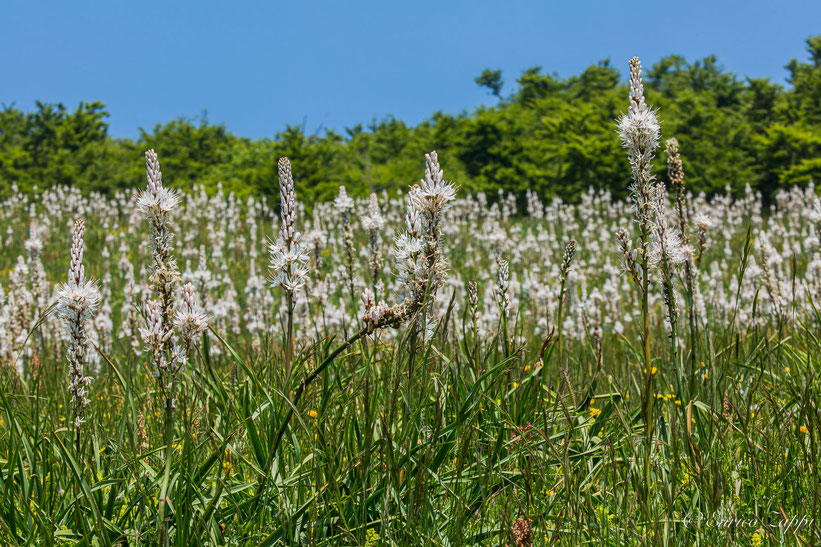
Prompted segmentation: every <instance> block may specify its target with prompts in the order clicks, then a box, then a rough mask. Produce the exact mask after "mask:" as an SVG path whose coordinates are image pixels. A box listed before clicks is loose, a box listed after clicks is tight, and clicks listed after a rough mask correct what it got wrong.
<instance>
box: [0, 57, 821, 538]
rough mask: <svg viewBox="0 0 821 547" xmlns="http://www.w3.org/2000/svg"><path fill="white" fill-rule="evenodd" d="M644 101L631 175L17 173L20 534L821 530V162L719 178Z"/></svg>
mask: <svg viewBox="0 0 821 547" xmlns="http://www.w3.org/2000/svg"><path fill="white" fill-rule="evenodd" d="M624 106H625V111H626V112H625V114H624V115H623V116H622V117H621V118H620V119H619V120H618V121H617V123H618V127H617V129H618V136H616V135H614V136H613V138H614V139H616V138H620V139H621V142H622V145H623V146H624V149H625V159H626V161H625V164H624V168H625V172H628V171H629V172H631V173H632V177H633V184H632V186H631V199H630V200H629V201H618V200H614V199H613V197H612V196H611V195H610V194H608V193H607V192H595V191H592V190H591V191H588V192H587V193H585V194H583V195H582V197H581V200H580V201H579V202H578V203H575V204H569V203H565V202H563V201H562V200H561V199H558V198H556V199H552V200H550V201H543V200H541V199H540V198H539V196H537V195H536V194H535V193H533V192H528V193H527V195H526V199H520V200H517V199H516V197H515V196H514V195H511V194H506V193H504V192H500V193H499V195H496V196H486V195H484V194H476V195H469V194H466V193H464V192H462V191H461V190H460V189H459V188H458V181H455V182H454V183H451V182H448V180H447V165H440V164H439V161H438V157H437V155H436V153H435V152H431V153H430V154H428V155H427V156H426V157H425V158H418V161H419V177H420V181H419V182H418V183H416V184H411V185H409V187H408V189H407V191H406V192H404V193H400V194H392V195H388V194H386V193H379V194H377V193H374V194H372V195H371V196H370V197H367V198H354V197H351V196H349V195H348V194H347V193H346V191H345V189H344V187H343V188H340V189H339V193H338V196H337V197H336V199H335V200H334V201H332V202H325V203H315V204H311V205H310V206H308V205H305V204H303V203H301V202H300V201H299V195H300V178H299V177H300V174H299V172H293V173H292V172H291V166H290V163H289V162H288V160H287V159H285V158H283V159H282V160H280V162H279V164H278V172H279V181H278V183H279V187H280V192H281V200H280V201H279V202H276V203H273V202H269V201H267V200H266V199H264V198H261V197H254V196H252V197H248V198H244V199H239V198H237V197H236V196H235V195H234V194H233V193H227V192H223V191H222V190H221V189H218V190H217V191H216V192H214V193H210V194H209V193H206V192H205V190H204V189H203V188H198V189H196V190H194V191H193V192H188V193H184V194H181V193H177V192H175V191H174V180H173V174H171V173H168V174H167V175H166V179H165V180H163V177H162V171H161V167H160V162H161V161H162V158H161V157H160V158H158V157H157V155H156V154H155V153H154V151H153V150H149V151H148V152H146V178H147V180H146V182H147V184H145V183H144V182H142V181H139V180H135V181H134V189H133V190H131V191H121V192H118V193H115V194H112V195H103V194H86V195H84V194H82V193H80V191H79V190H77V189H76V188H72V187H68V186H57V187H54V188H50V189H48V190H45V191H42V192H40V193H39V194H37V195H36V196H33V195H30V194H28V193H21V192H17V191H16V190H15V191H14V192H12V196H11V197H10V198H8V199H7V200H5V201H4V202H3V203H2V207H0V228H1V229H0V243H1V245H0V259H1V260H0V265H1V267H2V270H1V271H0V283H2V295H3V297H2V300H0V303H2V307H1V308H0V381H2V391H1V392H0V539H2V542H3V543H4V544H9V545H16V544H37V545H142V544H146V545H152V544H159V545H191V544H194V545H257V544H261V545H449V546H451V545H452V546H457V545H459V546H461V545H517V546H525V545H548V544H559V545H578V544H589V545H645V544H647V545H655V544H658V545H729V544H738V545H814V544H818V543H819V542H820V541H821V528H819V525H818V522H817V521H818V520H819V519H821V487H819V479H818V465H817V464H818V460H819V453H820V451H819V446H818V443H819V434H821V410H820V409H819V401H820V400H821V398H819V389H820V388H821V383H819V378H818V372H819V371H821V341H819V338H818V334H819V326H821V315H819V312H818V307H817V306H818V301H819V297H821V202H819V198H818V194H817V191H816V189H815V187H814V186H813V185H812V182H811V181H808V184H807V185H805V186H799V185H794V186H792V187H790V188H789V189H788V190H782V191H780V192H779V193H778V194H777V195H776V196H775V197H774V199H773V201H772V203H767V204H766V206H765V204H764V203H763V200H762V197H761V196H760V195H757V194H756V193H755V192H753V191H752V190H750V189H749V188H748V190H747V191H746V192H745V193H743V194H741V195H732V193H731V192H730V191H729V188H728V190H727V192H726V193H719V194H717V195H713V196H709V197H708V196H705V195H704V194H694V193H692V192H689V191H688V190H687V186H686V165H687V163H686V162H687V159H686V157H685V158H681V157H680V155H679V152H678V143H677V141H675V139H671V137H674V136H673V135H669V136H668V135H665V139H663V140H662V138H661V129H660V127H659V125H658V120H657V114H656V112H655V111H654V110H653V109H652V108H651V107H649V106H648V105H647V104H645V100H644V93H643V88H642V83H641V69H640V66H639V64H638V60H637V59H635V60H632V61H631V87H630V95H629V98H628V97H625V104H624ZM653 162H656V163H657V164H658V163H664V162H666V165H667V171H666V173H665V176H663V177H658V178H656V177H654V176H653V174H652V173H653V172H652V171H651V166H652V164H653ZM410 182H412V181H410ZM271 184H272V185H275V184H277V181H273V180H272V181H271Z"/></svg>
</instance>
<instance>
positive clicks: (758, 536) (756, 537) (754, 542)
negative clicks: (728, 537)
mask: <svg viewBox="0 0 821 547" xmlns="http://www.w3.org/2000/svg"><path fill="white" fill-rule="evenodd" d="M762 543H763V542H762V541H761V534H759V533H758V532H756V533H754V534H753V537H751V538H750V544H751V545H754V546H755V547H758V546H759V545H762Z"/></svg>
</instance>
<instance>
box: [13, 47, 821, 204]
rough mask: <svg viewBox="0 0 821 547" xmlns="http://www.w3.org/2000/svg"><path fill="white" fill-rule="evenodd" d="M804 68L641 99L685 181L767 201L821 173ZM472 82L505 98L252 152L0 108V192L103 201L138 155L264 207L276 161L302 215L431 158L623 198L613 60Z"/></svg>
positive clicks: (816, 55)
mask: <svg viewBox="0 0 821 547" xmlns="http://www.w3.org/2000/svg"><path fill="white" fill-rule="evenodd" d="M807 44H808V48H807V49H808V51H809V53H810V59H809V62H804V61H799V60H795V59H793V60H792V61H790V62H789V63H788V64H787V69H788V71H789V74H790V76H789V83H790V87H789V88H784V87H782V86H780V85H778V84H775V83H772V82H770V81H768V80H766V79H746V80H745V79H740V78H739V77H737V76H736V75H734V74H731V73H728V72H725V71H724V70H723V69H722V68H721V67H720V66H718V65H717V63H716V58H715V57H714V56H711V57H707V58H705V59H702V60H699V61H696V62H693V63H690V62H687V61H686V60H685V59H683V58H681V57H679V56H670V57H666V58H664V59H662V60H661V61H660V62H659V63H657V64H656V65H654V66H653V67H652V68H651V69H650V70H648V71H647V74H646V77H647V78H646V79H647V89H648V101H649V102H650V104H653V105H655V106H657V107H659V108H660V109H661V111H662V112H663V115H662V121H663V125H664V134H665V135H666V136H676V137H678V139H679V141H680V143H681V152H682V155H683V157H684V158H685V161H686V162H687V172H688V185H689V187H690V188H691V189H692V190H694V191H696V192H698V191H705V192H707V193H715V192H717V191H719V190H723V188H724V187H725V186H726V185H729V186H730V187H731V188H732V189H733V190H734V191H735V192H740V191H742V190H743V188H744V186H745V185H746V184H747V183H749V184H751V185H752V187H753V188H754V189H756V190H759V191H760V192H761V193H762V195H763V196H764V199H765V200H766V201H769V199H770V198H771V197H772V196H773V195H774V193H775V192H776V191H777V190H778V189H781V188H785V187H787V186H790V185H792V184H796V183H798V184H806V183H807V181H808V180H809V179H810V178H814V179H816V180H817V179H818V178H819V176H821V36H816V37H814V38H811V39H809V40H808V41H807ZM476 82H477V83H478V84H479V85H482V86H485V87H487V88H488V89H489V91H490V93H492V94H493V95H494V96H496V97H498V98H499V103H498V105H496V106H491V107H482V108H479V109H477V110H476V111H474V112H472V113H462V114H459V115H450V114H445V113H441V112H437V113H435V114H434V115H433V116H431V118H430V119H429V120H427V121H425V122H424V123H421V124H420V125H418V126H416V127H409V126H408V125H406V124H405V123H403V122H402V121H400V120H397V119H394V118H393V117H388V118H385V119H382V120H375V121H373V122H372V123H371V124H369V125H367V126H363V125H357V126H355V127H352V128H348V129H347V130H346V134H345V135H342V134H339V133H337V132H334V131H330V130H329V131H326V132H324V133H323V134H321V135H308V134H306V133H305V130H304V128H303V127H299V126H297V127H287V128H286V129H285V130H283V131H281V132H279V133H277V135H276V137H275V138H274V139H259V140H252V139H248V138H243V137H239V136H236V135H233V134H231V133H230V132H229V131H228V130H227V128H226V127H224V126H219V125H218V126H214V125H210V124H209V123H208V122H207V120H205V119H201V120H186V119H182V118H181V119H177V120H174V121H172V122H170V123H167V124H157V125H156V126H155V127H153V128H152V129H150V130H142V131H141V134H140V137H139V138H138V139H136V141H134V140H130V139H115V138H112V137H110V136H109V135H108V133H107V124H106V121H105V120H106V118H107V116H108V114H107V112H106V110H105V106H104V105H103V104H101V103H99V102H91V103H83V104H80V105H79V106H78V107H77V109H76V110H74V111H73V112H71V111H70V110H68V109H67V108H66V107H65V106H63V105H62V104H57V105H54V104H43V103H37V108H36V110H35V111H34V112H29V113H26V112H23V111H21V110H19V109H16V108H14V107H13V106H7V107H6V108H5V109H4V110H2V111H0V192H5V194H6V195H8V192H9V188H10V184H11V183H17V185H18V187H19V188H20V189H21V190H23V191H25V192H30V191H31V190H32V189H33V188H34V187H38V188H39V189H41V190H42V189H44V188H46V187H48V186H51V185H55V184H72V185H75V186H77V187H79V188H80V189H81V190H83V191H84V192H88V191H94V190H96V191H102V192H106V193H108V194H112V193H113V192H114V191H115V190H117V189H123V188H132V187H133V184H134V181H136V180H139V178H140V167H139V164H140V161H139V158H140V157H141V156H142V153H143V151H144V150H145V149H146V148H149V147H153V148H155V149H156V150H157V152H158V154H159V155H160V156H161V157H162V158H164V168H165V170H166V173H167V174H168V175H169V176H170V177H172V178H173V180H174V183H175V185H176V186H177V187H179V188H182V189H190V188H191V186H192V185H193V184H194V183H195V181H196V182H200V183H204V184H205V185H206V187H207V188H208V189H209V191H211V192H213V191H214V189H215V188H216V184H217V182H222V183H223V185H224V187H225V188H226V189H228V190H230V191H234V192H236V193H237V194H238V195H240V196H244V195H248V194H252V193H255V194H268V195H274V194H275V193H276V192H277V190H276V185H275V182H274V181H275V180H276V169H277V167H276V164H277V159H278V158H279V157H281V156H288V157H289V158H291V161H292V163H293V165H294V170H295V171H296V172H298V173H300V179H301V181H302V182H303V188H304V190H303V191H302V195H303V197H304V198H305V200H306V201H307V202H309V203H312V202H315V201H318V200H326V199H329V198H331V197H332V196H333V195H334V194H335V192H336V188H337V187H338V186H339V185H340V184H344V185H346V186H347V187H348V189H349V191H350V192H351V194H353V195H356V196H365V195H367V194H368V193H369V191H370V190H376V191H381V190H388V191H389V192H393V191H395V190H397V189H400V188H404V187H406V186H407V184H408V183H409V182H411V181H413V180H414V179H415V178H416V176H417V175H416V165H415V162H416V158H419V157H421V155H422V154H423V153H424V152H426V151H429V150H431V149H437V150H441V151H443V153H442V158H441V159H442V161H443V163H445V164H447V165H448V166H449V172H450V173H451V175H452V177H453V179H454V180H455V181H457V182H458V183H459V184H460V186H461V187H462V188H464V189H465V190H467V191H470V192H479V191H483V192H489V193H491V194H495V192H496V190H497V189H504V190H505V192H513V193H514V194H515V195H516V197H517V198H518V199H519V200H520V203H524V197H525V190H526V189H527V188H530V189H532V190H533V191H535V192H536V193H537V194H538V195H539V196H541V197H542V198H548V197H551V196H556V195H559V196H561V197H562V198H563V199H565V200H569V201H575V200H576V199H577V198H578V197H579V196H580V194H581V192H583V191H584V190H586V189H587V188H588V187H593V188H595V189H606V190H610V191H611V192H612V193H613V194H614V195H616V196H619V197H623V196H624V195H625V188H626V187H627V182H628V180H629V173H626V172H625V170H624V156H623V154H622V152H621V151H620V150H619V144H618V141H617V140H616V139H614V138H613V132H612V130H613V129H614V126H613V120H614V119H615V118H616V117H617V116H618V114H619V113H620V112H621V110H623V97H624V96H625V93H626V91H625V85H624V84H623V82H622V78H621V77H620V74H619V72H618V71H617V70H616V69H615V68H614V67H613V66H611V64H610V62H609V61H603V62H600V63H598V64H596V65H593V66H590V67H589V68H587V69H586V70H585V71H584V72H583V73H582V74H580V75H578V76H572V77H569V78H559V77H557V76H555V75H549V74H545V73H543V72H542V70H541V68H540V67H533V68H531V69H528V70H526V71H525V72H524V73H523V74H522V75H521V76H520V77H519V78H518V79H517V84H518V85H517V86H516V89H515V90H514V91H513V92H511V93H510V94H509V95H507V96H504V95H503V94H502V91H503V89H504V87H503V85H504V82H503V80H502V73H501V72H500V71H497V70H485V71H484V72H483V73H482V74H481V75H480V76H479V77H477V78H476Z"/></svg>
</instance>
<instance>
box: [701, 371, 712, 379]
mask: <svg viewBox="0 0 821 547" xmlns="http://www.w3.org/2000/svg"><path fill="white" fill-rule="evenodd" d="M701 377H702V378H704V379H705V380H706V379H707V378H709V377H710V373H709V372H705V373H704V374H703V375H702V376H701Z"/></svg>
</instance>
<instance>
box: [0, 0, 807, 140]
mask: <svg viewBox="0 0 821 547" xmlns="http://www.w3.org/2000/svg"><path fill="white" fill-rule="evenodd" d="M818 33H821V1H819V0H814V1H809V0H807V1H779V2H765V1H761V0H746V1H724V0H711V1H706V2H705V1H684V2H682V1H669V0H668V1H662V2H637V1H632V2H620V1H607V2H605V1H602V2H582V1H569V2H567V1H563V2H552V1H550V2H548V1H541V2H536V1H517V0H507V1H504V2H486V1H483V0H469V1H458V2H457V1H453V2H447V1H440V2H433V1H420V2H398V1H392V0H381V1H374V2H358V1H334V2H331V1H326V2H315V1H298V0H294V1H292V2H287V3H286V2H273V1H272V2H243V1H240V0H234V1H223V2H217V1H213V0H200V1H198V2H193V1H192V2H180V1H173V0H170V1H166V2H154V1H139V2H120V1H110V0H109V1H98V2H83V1H82V0H78V1H76V2H44V1H35V0H27V1H23V0H20V1H16V2H6V3H5V5H4V7H3V14H2V18H0V51H2V53H0V75H1V76H0V103H5V104H11V103H14V104H15V105H16V106H17V107H18V108H22V109H24V110H30V109H32V108H33V106H34V101H35V100H37V99H39V100H42V101H47V102H58V101H60V102H63V103H65V104H66V105H67V106H68V107H70V108H74V107H76V105H77V104H78V103H79V102H80V101H83V100H85V101H90V100H100V101H102V102H104V103H105V104H106V105H107V107H108V109H109V111H110V113H111V117H110V119H109V122H110V132H111V134H112V135H114V136H120V137H135V136H137V135H138V127H145V128H151V127H153V125H154V123H156V122H166V121H169V120H171V119H173V118H175V117H177V116H179V115H185V116H190V117H193V116H197V115H199V114H200V113H201V112H202V111H203V110H207V112H208V118H209V120H210V122H211V123H224V124H226V125H227V127H228V129H229V130H230V131H232V132H233V133H235V134H238V135H242V136H249V137H262V136H273V135H274V134H275V133H276V132H277V131H279V130H282V129H283V128H284V127H285V124H286V123H287V124H300V123H304V124H305V127H306V130H307V131H308V132H309V133H313V132H315V131H317V130H318V129H320V128H333V129H336V130H338V131H340V132H341V131H343V130H344V128H345V127H346V126H351V125H354V124H356V123H357V122H363V123H367V122H368V121H370V120H371V119H373V118H374V117H377V118H382V117H384V116H386V115H389V114H392V115H394V116H396V117H397V118H399V119H402V120H405V121H406V122H408V123H411V124H416V123H418V122H420V121H422V120H424V119H425V118H427V117H428V116H430V115H431V114H432V113H433V112H435V111H437V110H443V111H445V112H450V113H458V112H460V111H462V110H472V109H473V108H475V107H477V106H479V105H480V104H483V103H485V104H492V103H494V102H495V101H494V99H493V98H492V97H489V96H488V95H487V93H486V92H485V90H483V89H480V88H479V87H478V86H476V84H475V83H474V82H473V78H474V77H475V76H476V75H478V74H479V73H480V72H481V71H482V69H483V68H486V67H490V68H500V69H502V70H503V77H504V79H505V81H506V82H507V84H506V87H505V89H504V90H503V92H504V93H508V92H510V91H511V89H513V85H515V79H516V77H517V76H519V74H520V73H521V71H522V70H523V69H525V68H527V67H530V66H534V65H541V66H542V67H543V70H544V71H545V72H550V73H553V72H555V73H558V74H559V75H561V76H568V75H571V74H576V73H578V72H580V71H581V70H583V69H584V68H585V67H586V66H588V65H590V64H593V63H595V62H596V61H598V60H600V59H604V58H606V57H610V58H611V59H612V61H613V63H614V64H615V66H617V67H618V68H619V69H620V70H621V71H622V73H625V70H624V69H625V67H626V63H627V59H628V58H629V57H631V56H633V55H639V56H640V57H641V58H642V60H643V61H644V63H645V64H646V65H649V64H651V63H654V62H656V61H657V60H658V59H659V58H661V57H663V56H665V55H668V54H672V53H677V54H681V55H684V56H685V57H686V58H687V59H688V60H695V59H697V58H701V57H703V56H705V55H708V54H710V53H715V54H717V55H718V57H719V60H720V62H721V63H722V64H723V65H724V66H725V67H726V68H727V69H728V70H731V71H732V72H735V73H737V74H739V75H740V76H753V77H770V78H772V79H773V80H774V81H778V82H782V83H783V82H784V78H785V76H786V71H785V70H784V69H783V66H784V65H785V64H786V62H787V61H788V60H789V59H791V58H793V57H796V58H800V59H802V60H804V59H806V58H807V54H806V51H805V49H804V48H805V44H804V40H805V39H806V38H807V37H808V36H810V35H813V34H818Z"/></svg>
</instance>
